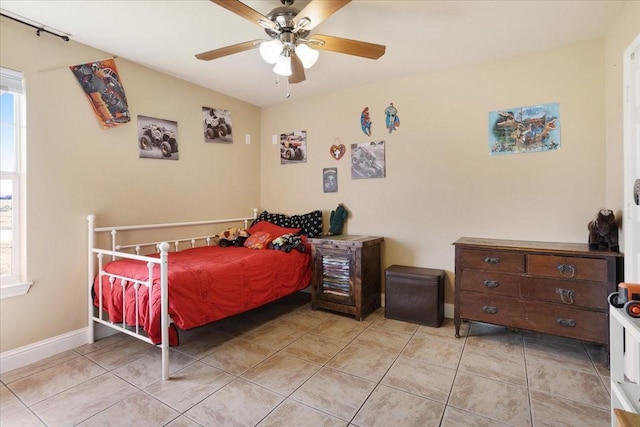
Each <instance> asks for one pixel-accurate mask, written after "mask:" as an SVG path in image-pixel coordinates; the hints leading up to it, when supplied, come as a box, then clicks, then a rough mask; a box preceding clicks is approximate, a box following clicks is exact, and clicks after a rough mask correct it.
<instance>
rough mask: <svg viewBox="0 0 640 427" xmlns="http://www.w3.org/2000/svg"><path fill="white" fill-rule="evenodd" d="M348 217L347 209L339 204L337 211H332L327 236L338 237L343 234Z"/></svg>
mask: <svg viewBox="0 0 640 427" xmlns="http://www.w3.org/2000/svg"><path fill="white" fill-rule="evenodd" d="M348 215H349V213H348V212H347V209H346V208H345V207H344V205H343V204H342V203H339V204H338V207H337V208H336V210H335V211H331V216H330V217H329V231H328V232H327V236H338V235H340V234H342V227H343V226H344V222H345V221H346V220H347V216H348Z"/></svg>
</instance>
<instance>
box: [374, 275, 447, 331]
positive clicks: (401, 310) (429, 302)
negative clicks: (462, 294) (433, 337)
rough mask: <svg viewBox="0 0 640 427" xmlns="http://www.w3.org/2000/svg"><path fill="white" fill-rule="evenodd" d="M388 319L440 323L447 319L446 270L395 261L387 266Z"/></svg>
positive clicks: (386, 304)
mask: <svg viewBox="0 0 640 427" xmlns="http://www.w3.org/2000/svg"><path fill="white" fill-rule="evenodd" d="M385 283H386V284H385V307H384V315H385V317H386V318H388V319H395V320H403V321H405V322H411V323H418V324H421V325H426V326H433V327H436V328H437V327H440V325H441V324H442V320H443V319H444V270H436V269H433V268H420V267H408V266H405V265H392V266H391V267H389V268H387V269H386V270H385Z"/></svg>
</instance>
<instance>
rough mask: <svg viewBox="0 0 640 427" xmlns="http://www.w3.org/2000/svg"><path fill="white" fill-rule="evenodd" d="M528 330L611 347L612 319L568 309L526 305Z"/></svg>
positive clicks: (551, 305)
mask: <svg viewBox="0 0 640 427" xmlns="http://www.w3.org/2000/svg"><path fill="white" fill-rule="evenodd" d="M522 304H523V306H524V307H525V313H526V319H527V326H526V327H525V328H526V329H531V330H534V331H539V332H544V333H548V334H554V335H560V336H564V337H569V338H575V339H579V340H585V341H592V342H597V343H601V344H608V331H609V316H608V315H607V314H606V313H602V312H598V311H589V310H582V309H580V308H577V307H567V306H565V305H558V304H549V303H538V302H523V303H522Z"/></svg>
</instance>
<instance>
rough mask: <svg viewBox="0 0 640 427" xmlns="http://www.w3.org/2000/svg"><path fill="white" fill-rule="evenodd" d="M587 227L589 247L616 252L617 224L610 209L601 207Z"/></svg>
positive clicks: (617, 245) (617, 247) (617, 246)
mask: <svg viewBox="0 0 640 427" xmlns="http://www.w3.org/2000/svg"><path fill="white" fill-rule="evenodd" d="M587 228H588V229H589V249H591V250H609V251H613V252H618V250H619V249H620V246H619V244H618V224H616V218H615V215H614V214H613V211H612V210H611V209H601V210H600V212H598V214H597V215H596V218H595V219H594V220H593V221H591V222H590V223H589V225H588V227H587Z"/></svg>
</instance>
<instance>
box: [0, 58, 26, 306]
mask: <svg viewBox="0 0 640 427" xmlns="http://www.w3.org/2000/svg"><path fill="white" fill-rule="evenodd" d="M24 98H25V96H24V87H23V77H22V73H21V72H19V71H14V70H9V69H7V68H2V67H0V167H1V170H0V173H1V175H0V278H1V280H2V281H1V284H0V298H6V297H11V296H16V295H22V294H25V293H27V291H28V290H29V286H30V285H31V284H30V283H28V282H26V274H25V273H26V267H25V266H26V262H25V261H26V260H24V259H23V257H24V254H25V253H26V251H23V249H24V248H23V246H24V235H25V233H24V229H25V228H24V227H25V224H24V218H25V216H24V215H22V212H21V210H22V209H21V208H22V207H23V204H22V203H21V202H22V198H23V197H24V194H25V193H24V191H25V184H26V182H25V178H24V175H23V174H22V173H23V170H24V166H23V165H24V143H25V129H26V126H25V118H26V109H25V99H24Z"/></svg>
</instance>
